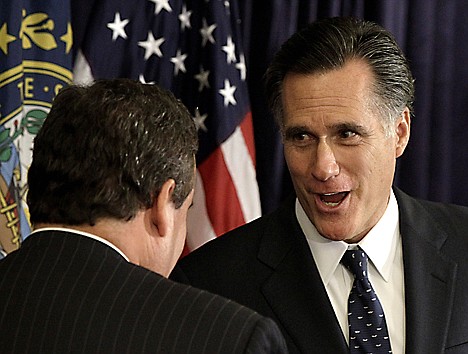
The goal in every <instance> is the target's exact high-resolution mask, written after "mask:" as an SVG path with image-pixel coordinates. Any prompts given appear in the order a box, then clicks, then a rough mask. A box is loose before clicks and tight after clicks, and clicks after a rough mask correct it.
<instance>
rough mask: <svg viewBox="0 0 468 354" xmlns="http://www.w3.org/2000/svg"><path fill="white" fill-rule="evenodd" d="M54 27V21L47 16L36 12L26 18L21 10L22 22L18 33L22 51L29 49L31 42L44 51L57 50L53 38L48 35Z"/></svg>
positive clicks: (24, 12)
mask: <svg viewBox="0 0 468 354" xmlns="http://www.w3.org/2000/svg"><path fill="white" fill-rule="evenodd" d="M54 27H55V23H54V21H53V20H52V19H51V18H49V16H48V15H47V14H45V13H43V12H37V13H34V14H31V15H27V16H26V11H25V10H24V9H23V21H22V22H21V29H20V33H19V36H20V38H21V40H22V46H23V49H30V48H31V47H32V43H31V41H32V42H34V44H35V45H37V46H38V47H39V48H41V49H44V50H51V49H54V48H57V42H56V41H55V38H54V36H53V35H52V34H51V33H49V32H50V31H52V30H53V29H54Z"/></svg>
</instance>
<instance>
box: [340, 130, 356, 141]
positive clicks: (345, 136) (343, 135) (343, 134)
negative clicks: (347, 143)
mask: <svg viewBox="0 0 468 354" xmlns="http://www.w3.org/2000/svg"><path fill="white" fill-rule="evenodd" d="M355 136H357V133H355V132H353V131H351V130H343V131H342V132H340V137H341V138H343V139H349V138H353V137H355Z"/></svg>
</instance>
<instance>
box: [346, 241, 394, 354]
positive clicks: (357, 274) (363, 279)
mask: <svg viewBox="0 0 468 354" xmlns="http://www.w3.org/2000/svg"><path fill="white" fill-rule="evenodd" d="M341 263H343V265H344V266H345V267H346V268H348V269H349V270H350V271H351V273H352V274H353V275H354V282H353V287H352V289H351V292H350V294H349V298H348V324H349V352H350V353H351V354H361V353H391V352H392V351H391V346H390V339H389V336H388V330H387V323H386V322H385V315H384V312H383V308H382V305H381V304H380V301H379V299H378V297H377V294H376V293H375V291H374V289H373V288H372V285H371V283H370V281H369V277H368V273H367V255H366V253H365V252H364V251H362V250H361V249H356V250H348V251H346V253H345V254H344V255H343V258H342V259H341Z"/></svg>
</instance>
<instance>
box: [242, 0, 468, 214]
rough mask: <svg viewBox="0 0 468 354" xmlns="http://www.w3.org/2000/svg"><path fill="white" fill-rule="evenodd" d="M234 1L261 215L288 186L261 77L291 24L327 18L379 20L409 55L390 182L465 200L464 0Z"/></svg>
mask: <svg viewBox="0 0 468 354" xmlns="http://www.w3.org/2000/svg"><path fill="white" fill-rule="evenodd" d="M240 5H241V11H242V14H243V15H242V18H243V30H244V32H243V33H244V48H245V49H246V51H247V57H246V61H247V68H248V75H249V77H248V80H249V90H250V100H251V105H252V114H253V119H254V129H255V139H256V149H257V150H256V151H257V178H258V181H259V187H260V196H261V200H262V210H263V213H267V212H269V211H271V210H273V209H274V208H276V207H277V206H278V204H279V203H280V202H281V200H283V199H284V198H285V196H286V195H288V194H289V193H291V191H292V186H291V182H290V179H289V174H288V171H287V168H286V166H285V163H284V159H283V155H282V148H281V144H280V139H279V135H278V132H277V129H276V127H275V125H274V123H273V119H272V117H271V115H270V113H269V112H268V110H267V108H266V104H265V98H264V94H263V86H262V75H263V73H264V72H265V69H266V67H267V65H268V63H269V62H270V60H271V58H272V56H273V55H274V53H275V52H276V51H277V50H278V49H279V47H280V45H281V44H282V43H283V42H284V41H285V40H286V39H287V38H289V36H291V35H292V34H293V33H294V32H295V31H296V30H297V29H299V28H301V27H302V26H304V25H305V24H306V23H308V22H311V21H314V20H316V19H318V18H323V17H332V16H354V17H359V18H363V19H367V20H372V21H375V22H377V23H379V24H380V25H382V26H384V27H385V28H386V29H388V30H389V31H391V32H392V33H393V34H394V35H395V37H396V39H397V41H398V43H399V44H400V46H401V47H402V49H403V51H404V52H405V54H406V55H407V57H408V58H409V60H410V65H411V69H412V71H413V74H414V76H415V79H416V101H415V116H414V117H413V121H412V130H411V139H410V144H409V146H408V149H407V150H406V152H405V154H404V155H403V157H401V158H400V159H399V161H398V165H397V173H396V179H395V185H397V186H399V187H400V188H402V189H403V190H404V191H406V192H407V193H409V194H411V195H413V196H416V197H422V198H425V199H430V200H434V201H444V202H452V203H457V204H463V205H468V188H467V187H466V186H465V182H466V181H468V159H467V157H468V154H467V151H468V149H467V146H468V65H467V63H468V42H467V38H468V21H467V14H468V1H465V0H368V1H364V0H323V1H320V0H268V1H258V0H245V1H241V2H240Z"/></svg>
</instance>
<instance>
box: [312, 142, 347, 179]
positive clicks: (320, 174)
mask: <svg viewBox="0 0 468 354" xmlns="http://www.w3.org/2000/svg"><path fill="white" fill-rule="evenodd" d="M312 158H314V159H315V161H314V163H313V168H312V174H313V175H314V177H315V178H316V179H318V180H320V181H323V182H325V181H327V180H328V179H330V178H332V177H335V176H337V175H338V174H339V173H340V167H339V166H338V162H337V161H336V156H335V153H334V151H333V148H332V146H330V144H329V143H328V142H326V141H319V143H318V145H317V150H316V154H315V156H313V157H312Z"/></svg>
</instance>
